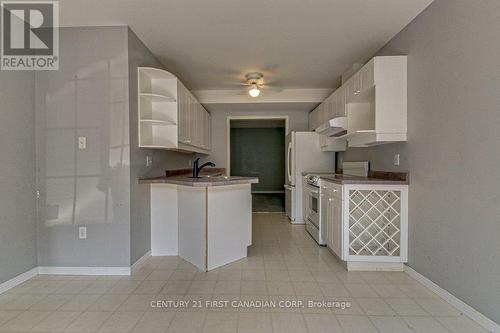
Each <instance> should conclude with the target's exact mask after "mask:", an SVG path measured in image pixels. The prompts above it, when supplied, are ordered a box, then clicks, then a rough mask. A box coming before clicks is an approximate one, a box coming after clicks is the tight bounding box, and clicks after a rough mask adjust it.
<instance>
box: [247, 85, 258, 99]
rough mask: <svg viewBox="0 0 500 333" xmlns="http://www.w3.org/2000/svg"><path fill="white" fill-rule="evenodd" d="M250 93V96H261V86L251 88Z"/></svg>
mask: <svg viewBox="0 0 500 333" xmlns="http://www.w3.org/2000/svg"><path fill="white" fill-rule="evenodd" d="M248 94H249V95H250V96H252V97H257V96H259V95H260V90H259V88H257V87H253V88H252V89H250V90H249V91H248Z"/></svg>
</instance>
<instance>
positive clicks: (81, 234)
mask: <svg viewBox="0 0 500 333" xmlns="http://www.w3.org/2000/svg"><path fill="white" fill-rule="evenodd" d="M78 238H79V239H87V227H79V228H78Z"/></svg>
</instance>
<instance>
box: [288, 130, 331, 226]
mask: <svg viewBox="0 0 500 333" xmlns="http://www.w3.org/2000/svg"><path fill="white" fill-rule="evenodd" d="M285 167H286V174H285V179H286V183H285V211H286V215H287V216H288V218H289V219H290V221H291V222H292V223H296V224H304V217H303V214H302V201H303V196H302V177H303V173H304V172H310V173H319V172H332V173H333V172H334V169H335V153H334V152H322V151H321V148H320V146H319V137H318V134H317V133H315V132H290V134H288V135H287V137H286V162H285Z"/></svg>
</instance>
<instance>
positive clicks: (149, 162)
mask: <svg viewBox="0 0 500 333" xmlns="http://www.w3.org/2000/svg"><path fill="white" fill-rule="evenodd" d="M152 165H153V156H151V155H146V166H152Z"/></svg>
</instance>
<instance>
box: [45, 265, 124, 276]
mask: <svg viewBox="0 0 500 333" xmlns="http://www.w3.org/2000/svg"><path fill="white" fill-rule="evenodd" d="M130 273H131V269H130V267H57V266H40V267H38V274H54V275H130Z"/></svg>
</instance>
